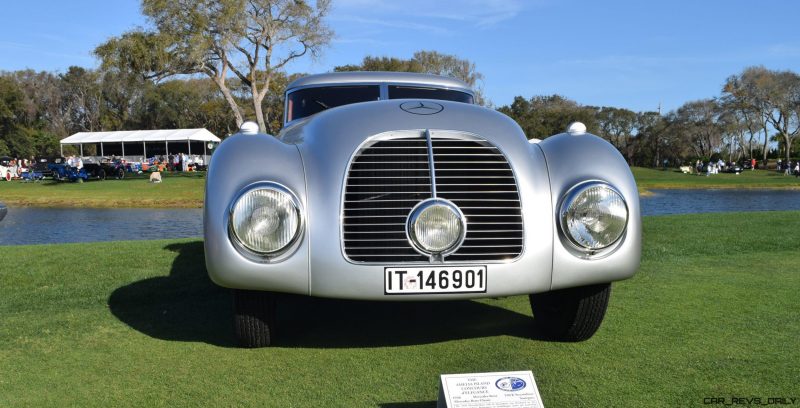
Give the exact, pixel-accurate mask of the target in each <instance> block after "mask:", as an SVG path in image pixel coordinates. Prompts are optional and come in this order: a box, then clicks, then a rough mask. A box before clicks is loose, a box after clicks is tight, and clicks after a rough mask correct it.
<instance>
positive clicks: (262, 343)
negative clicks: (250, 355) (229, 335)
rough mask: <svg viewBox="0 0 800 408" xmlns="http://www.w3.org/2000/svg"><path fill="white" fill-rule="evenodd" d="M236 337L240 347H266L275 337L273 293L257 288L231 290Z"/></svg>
mask: <svg viewBox="0 0 800 408" xmlns="http://www.w3.org/2000/svg"><path fill="white" fill-rule="evenodd" d="M233 306H234V323H235V325H236V339H237V340H238V341H239V344H240V345H241V346H242V347H249V348H256V347H268V346H269V345H271V344H272V340H273V338H274V337H275V294H274V293H272V292H262V291H257V290H241V289H234V291H233Z"/></svg>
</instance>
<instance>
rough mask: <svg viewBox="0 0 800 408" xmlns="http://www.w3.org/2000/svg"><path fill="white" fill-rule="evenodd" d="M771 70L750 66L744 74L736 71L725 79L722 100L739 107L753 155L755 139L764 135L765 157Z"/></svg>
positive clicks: (738, 110)
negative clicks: (748, 134) (738, 73)
mask: <svg viewBox="0 0 800 408" xmlns="http://www.w3.org/2000/svg"><path fill="white" fill-rule="evenodd" d="M770 82H771V74H770V72H769V70H767V69H766V68H764V67H750V68H747V69H745V70H744V71H743V72H742V74H741V75H733V76H731V77H729V78H728V79H727V81H725V85H724V86H723V89H722V92H723V100H724V101H727V103H726V105H727V106H728V107H729V108H731V109H734V110H736V111H737V113H738V114H739V115H740V116H741V117H742V119H743V120H744V122H745V123H746V126H747V128H748V131H749V132H750V138H749V143H748V145H749V153H750V155H749V157H750V158H752V157H753V147H752V141H753V139H755V138H756V137H757V135H759V134H760V135H762V136H763V140H764V148H763V149H762V154H763V159H764V160H766V159H767V152H768V151H769V149H768V148H767V147H768V145H769V123H768V122H767V116H768V115H769V111H770V110H771V107H770V102H769V96H768V95H767V88H768V87H769V86H770V85H769V83H770Z"/></svg>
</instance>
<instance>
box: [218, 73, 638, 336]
mask: <svg viewBox="0 0 800 408" xmlns="http://www.w3.org/2000/svg"><path fill="white" fill-rule="evenodd" d="M285 112H286V113H285V117H284V128H283V130H282V131H281V132H280V134H278V135H277V136H270V135H266V134H260V133H258V127H257V126H255V125H254V124H253V123H246V124H245V125H243V126H242V129H241V130H240V132H239V133H238V134H236V135H233V136H231V137H230V138H228V139H227V140H225V141H224V142H223V143H222V144H221V145H220V146H219V148H218V150H217V151H216V152H215V154H214V156H213V158H212V160H211V163H210V166H209V172H208V180H207V186H206V196H205V212H204V229H205V257H206V267H207V269H208V273H209V275H210V277H211V279H212V280H213V281H214V282H215V283H217V284H218V285H221V286H224V287H228V288H233V289H234V291H233V293H234V298H235V302H234V303H235V316H234V317H235V323H236V334H237V337H238V339H239V341H240V343H241V344H242V345H243V346H247V347H262V346H268V345H270V344H271V342H272V341H273V340H274V336H273V330H274V325H275V320H274V310H275V307H276V305H275V303H276V302H275V299H276V293H294V294H302V295H309V296H320V297H329V298H342V299H362V300H371V301H376V300H379V301H397V300H403V301H416V300H433V299H435V300H453V299H471V298H479V297H498V296H510V295H521V294H526V295H529V298H530V303H531V307H532V309H533V314H534V316H535V317H534V319H533V322H534V323H533V324H534V325H535V327H536V331H535V332H537V333H538V334H539V335H540V336H547V337H549V338H552V339H555V340H560V341H581V340H585V339H588V338H590V337H591V336H592V335H593V334H594V333H595V332H596V331H597V329H598V328H599V326H600V324H601V322H602V320H603V316H604V314H605V310H606V307H607V305H608V300H609V295H610V290H611V284H610V283H611V282H613V281H617V280H621V279H626V278H629V277H631V276H632V275H633V274H634V273H635V271H636V270H637V269H638V267H639V258H640V254H641V217H640V212H639V198H638V193H637V189H636V184H635V182H634V179H633V176H632V174H631V171H630V168H629V167H628V165H627V164H626V162H625V160H624V159H623V157H622V156H621V155H620V154H619V153H618V152H617V150H616V149H615V148H614V147H613V146H612V145H610V144H609V143H607V142H606V141H604V140H602V139H600V138H599V137H596V136H593V135H590V134H588V133H586V127H585V126H583V125H582V124H580V123H573V124H572V125H570V126H569V128H568V129H567V131H566V132H565V133H562V134H559V135H555V136H551V137H548V138H546V139H544V140H541V141H540V140H538V139H530V140H529V139H528V137H526V135H525V134H524V133H523V131H522V130H521V129H520V127H519V126H518V125H517V124H516V123H515V122H514V121H513V120H512V119H510V118H509V117H507V116H505V115H503V114H501V113H499V112H497V111H495V110H492V109H488V108H485V107H482V106H478V105H476V104H474V94H473V92H472V91H471V90H470V89H469V88H468V87H467V86H466V84H464V83H463V82H461V81H458V80H455V79H451V78H444V77H439V76H433V75H422V74H409V73H380V72H369V73H365V72H348V73H331V74H322V75H313V76H308V77H305V78H301V79H298V80H296V81H294V82H293V83H291V84H290V85H289V87H288V89H287V90H286V109H285ZM529 136H534V135H529Z"/></svg>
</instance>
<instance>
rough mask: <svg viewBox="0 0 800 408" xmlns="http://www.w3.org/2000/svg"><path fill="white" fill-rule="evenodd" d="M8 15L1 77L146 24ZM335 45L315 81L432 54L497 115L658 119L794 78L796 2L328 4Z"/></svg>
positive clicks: (47, 8) (86, 54)
mask: <svg viewBox="0 0 800 408" xmlns="http://www.w3.org/2000/svg"><path fill="white" fill-rule="evenodd" d="M4 3H5V4H4V5H3V16H4V18H3V24H1V25H0V70H6V71H11V70H18V69H24V68H32V69H36V70H49V71H58V72H63V71H65V70H66V68H67V67H69V66H70V65H80V66H84V67H95V66H97V61H96V60H95V59H94V58H93V57H92V55H91V52H92V50H93V49H94V47H95V46H96V45H97V44H99V43H101V42H103V41H105V40H106V39H107V38H109V37H111V36H115V35H119V34H121V33H123V32H124V31H126V30H129V29H131V28H133V27H135V26H137V25H138V26H145V25H146V24H147V22H146V20H145V19H144V17H143V16H142V15H141V14H140V11H139V2H138V1H137V0H114V1H100V0H86V1H81V0H75V1H74V2H64V1H38V2H32V3H27V2H19V1H13V2H12V1H7V2H4ZM333 4H334V9H333V11H332V13H331V15H330V17H329V20H328V21H329V23H330V25H331V26H332V28H333V29H334V31H335V32H336V38H335V40H334V41H333V43H332V44H331V46H330V47H329V48H327V49H326V50H325V52H324V54H323V55H322V56H321V57H320V58H319V59H318V60H316V61H311V60H309V59H306V60H303V61H300V62H298V63H296V64H294V65H293V66H291V67H290V70H291V71H297V72H309V73H319V72H326V71H330V70H331V69H332V68H333V67H334V66H337V65H344V64H350V63H358V62H360V61H361V59H362V58H363V57H364V56H365V55H379V56H382V55H386V56H397V57H402V58H409V57H411V55H412V54H413V53H414V51H417V50H436V51H439V52H444V53H449V54H455V55H458V56H459V57H461V58H466V59H469V60H471V61H473V62H475V64H476V65H477V68H478V70H479V71H480V72H482V73H483V74H484V77H485V78H484V83H483V87H484V91H485V93H486V95H487V96H488V97H489V99H490V100H491V101H492V102H493V103H494V104H495V105H498V106H499V105H505V104H509V103H511V101H512V100H513V97H514V96H516V95H521V96H524V97H526V98H528V97H531V96H533V95H549V94H554V93H557V94H561V95H564V96H566V97H568V98H571V99H573V100H576V101H577V102H579V103H581V104H585V105H597V106H617V107H625V108H628V109H633V110H637V111H641V110H655V109H657V107H658V105H659V103H661V104H662V106H663V110H664V111H669V110H672V109H675V108H677V107H679V106H680V105H681V104H683V103H684V102H687V101H690V100H696V99H701V98H708V97H713V96H718V95H719V93H720V89H721V86H722V84H723V83H724V81H725V79H726V78H727V77H728V76H730V75H732V74H737V73H740V72H741V71H742V70H743V69H744V68H745V67H747V66H751V65H764V66H766V67H767V68H770V69H779V70H784V69H790V70H793V71H796V72H800V28H798V22H797V16H800V2H799V1H794V0H760V1H753V0H749V1H747V0H727V1H723V0H718V1H712V0H705V1H704V0H694V1H684V0H674V1H642V0H639V1H607V2H598V1H555V0H531V1H521V0H462V1H454V0H439V1H435V0H427V1H426V0H404V1H402V2H401V1H396V0H333Z"/></svg>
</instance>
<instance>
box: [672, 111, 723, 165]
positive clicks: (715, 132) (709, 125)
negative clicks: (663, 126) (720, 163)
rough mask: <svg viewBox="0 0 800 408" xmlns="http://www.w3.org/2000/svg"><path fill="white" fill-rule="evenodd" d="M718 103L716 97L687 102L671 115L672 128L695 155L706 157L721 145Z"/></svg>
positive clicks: (716, 150) (718, 150)
mask: <svg viewBox="0 0 800 408" xmlns="http://www.w3.org/2000/svg"><path fill="white" fill-rule="evenodd" d="M719 115H720V105H719V103H718V101H717V100H716V99H703V100H699V101H693V102H687V103H685V104H684V105H683V106H681V107H680V108H678V110H677V111H676V113H675V115H674V116H673V126H672V129H673V130H674V131H675V132H677V133H678V134H679V135H680V136H681V138H682V140H683V142H684V143H686V144H687V145H688V146H690V147H691V148H692V149H693V151H694V155H695V156H697V157H704V158H708V157H711V155H712V154H714V153H719V152H720V151H721V149H722V146H723V135H724V129H723V127H722V125H721V124H720V121H719Z"/></svg>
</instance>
